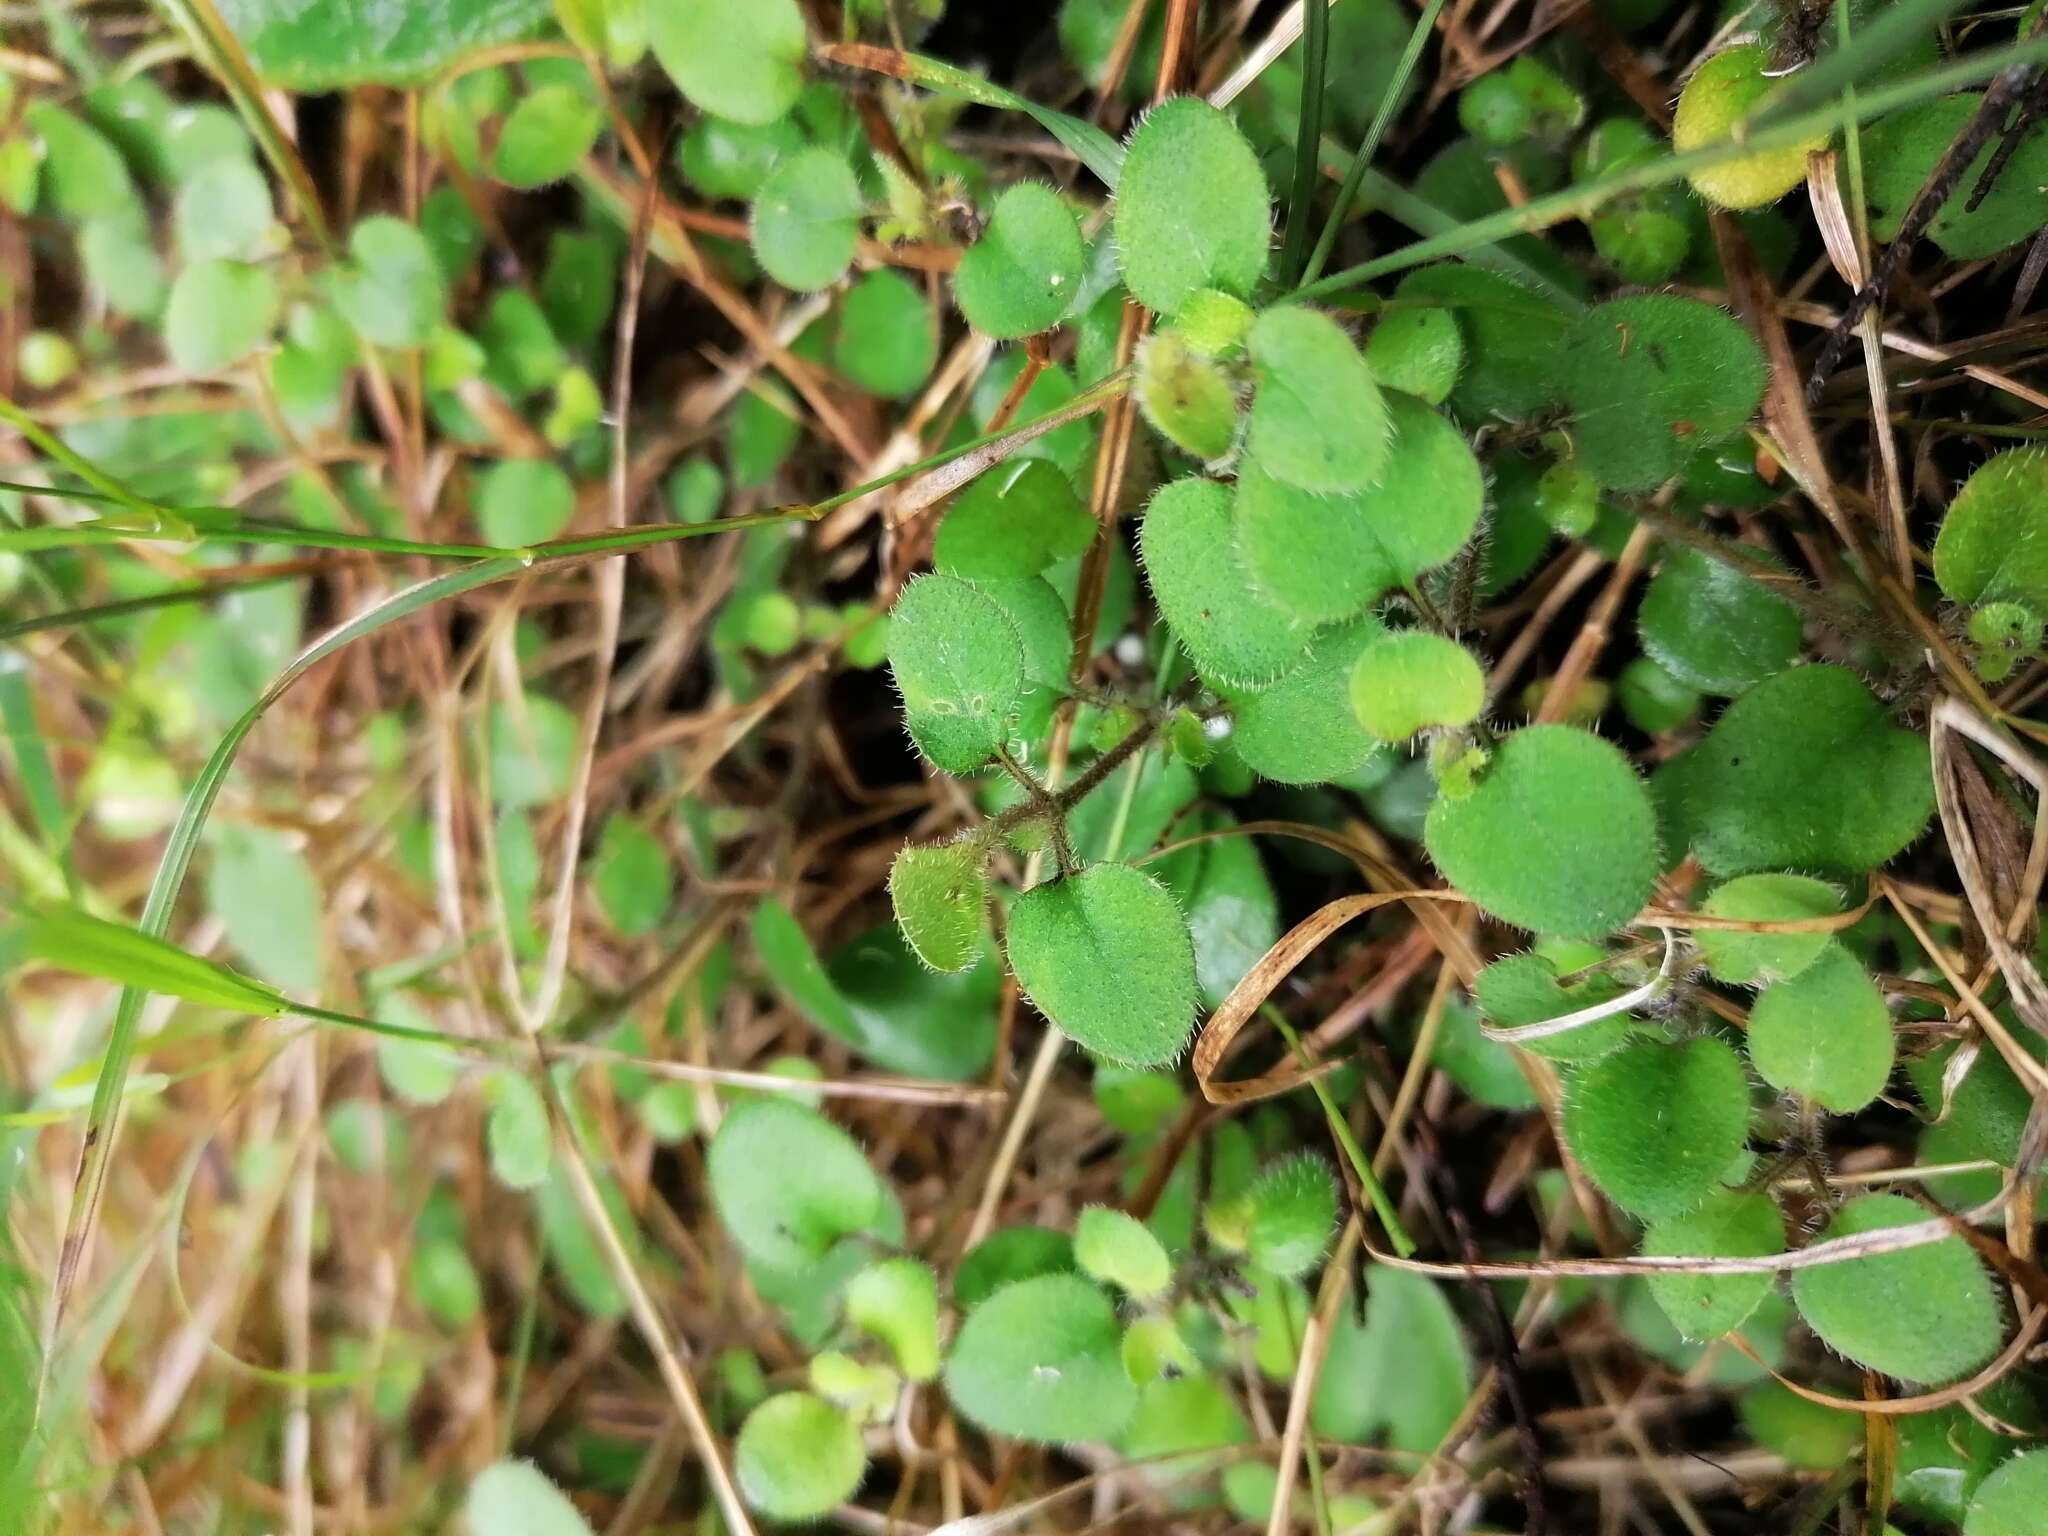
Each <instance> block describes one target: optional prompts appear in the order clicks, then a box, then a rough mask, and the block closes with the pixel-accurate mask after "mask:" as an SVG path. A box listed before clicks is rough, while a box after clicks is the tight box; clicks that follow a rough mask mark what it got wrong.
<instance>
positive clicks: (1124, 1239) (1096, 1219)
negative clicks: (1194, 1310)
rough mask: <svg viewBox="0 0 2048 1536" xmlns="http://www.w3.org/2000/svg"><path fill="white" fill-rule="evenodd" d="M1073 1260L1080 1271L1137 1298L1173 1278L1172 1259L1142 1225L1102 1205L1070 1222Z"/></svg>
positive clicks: (1156, 1291)
mask: <svg viewBox="0 0 2048 1536" xmlns="http://www.w3.org/2000/svg"><path fill="white" fill-rule="evenodd" d="M1074 1262H1075V1263H1076V1264H1077V1265H1079V1266H1080V1268H1081V1271H1082V1272H1083V1273H1084V1274H1088V1275H1093V1276H1094V1277H1095V1278H1096V1279H1097V1280H1101V1281H1104V1282H1106V1283H1107V1284H1110V1285H1114V1286H1116V1287H1117V1288H1118V1289H1119V1290H1121V1291H1124V1292H1126V1293H1128V1294H1129V1295H1131V1296H1134V1297H1136V1298H1137V1299H1139V1300H1140V1301H1143V1300H1145V1299H1146V1298H1148V1297H1152V1296H1157V1295H1158V1294H1159V1293H1160V1292H1162V1291H1164V1290H1165V1289H1166V1287H1167V1286H1168V1285H1169V1284H1170V1283H1171V1282H1172V1280H1173V1260H1171V1259H1170V1258H1168V1257H1167V1256H1166V1250H1165V1249H1164V1248H1162V1247H1160V1246H1159V1239H1158V1238H1156V1237H1154V1236H1153V1235H1152V1233H1151V1232H1150V1230H1148V1229H1147V1228H1146V1226H1145V1224H1144V1223H1143V1222H1141V1221H1139V1220H1138V1219H1137V1218H1135V1217H1133V1216H1127V1215H1125V1214H1124V1213H1123V1212H1122V1211H1116V1210H1111V1209H1110V1208H1109V1207H1108V1206H1106V1205H1091V1206H1088V1207H1087V1208H1086V1209H1084V1210H1083V1211H1082V1212H1081V1216H1080V1219H1079V1220H1078V1221H1076V1222H1075V1223H1074Z"/></svg>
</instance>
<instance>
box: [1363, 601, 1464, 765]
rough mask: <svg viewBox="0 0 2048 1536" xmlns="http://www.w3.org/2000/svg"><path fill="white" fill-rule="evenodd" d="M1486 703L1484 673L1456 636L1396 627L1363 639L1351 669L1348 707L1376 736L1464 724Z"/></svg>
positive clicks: (1397, 737) (1401, 737)
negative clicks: (1366, 640)
mask: <svg viewBox="0 0 2048 1536" xmlns="http://www.w3.org/2000/svg"><path fill="white" fill-rule="evenodd" d="M1485 707H1486V674H1485V673H1484V672H1482V671H1481V670H1480V668H1479V663H1478V661H1477V660H1476V659H1474V657H1473V655H1472V653H1471V652H1470V651H1468V650H1466V649H1465V647H1463V646H1462V645H1460V644H1458V642H1457V641H1455V640H1450V639H1446V638H1445V637H1444V636H1442V635H1438V634H1433V633H1431V632H1430V631H1428V630H1425V629H1404V630H1396V631H1394V632H1392V633H1390V634H1387V635H1383V636H1382V637H1380V638H1379V639H1377V640H1375V641H1373V642H1372V644H1370V645H1368V646H1367V647H1366V648H1365V650H1364V652H1363V653H1362V654H1361V655H1360V656H1359V658H1358V664H1357V665H1356V666H1355V667H1353V668H1352V670H1351V708H1352V710H1353V712H1354V713H1356V714H1357V716H1358V723H1359V724H1360V725H1363V726H1364V727H1365V728H1366V730H1368V731H1369V732H1371V733H1372V734H1373V735H1374V736H1376V737H1378V738H1379V739H1380V740H1381V741H1406V740H1407V739H1408V738H1409V737H1411V736H1413V735H1414V734H1415V733H1416V732H1417V731H1421V730H1424V729H1426V728H1428V727H1430V726H1456V725H1469V724H1471V723H1472V722H1473V721H1474V720H1476V719H1478V718H1479V712H1480V710H1482V709H1484V708H1485Z"/></svg>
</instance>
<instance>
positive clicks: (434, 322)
mask: <svg viewBox="0 0 2048 1536" xmlns="http://www.w3.org/2000/svg"><path fill="white" fill-rule="evenodd" d="M348 249H349V257H350V260H349V262H348V264H347V265H346V266H344V267H342V268H341V269H340V270H338V271H337V272H336V273H335V274H334V305H335V308H337V309H339V310H340V311H341V313H342V316H343V317H344V318H345V319H346V320H347V321H348V322H349V324H351V325H353V326H354V327H355V328H356V329H357V330H358V331H360V332H361V333H362V335H363V338H364V340H366V341H368V342H370V343H372V344H373V345H375V346H379V347H422V346H425V345H426V344H427V342H428V340H429V339H431V338H432V336H433V334H434V330H435V328H436V327H437V326H439V325H440V324H441V321H442V319H443V317H444V316H445V315H446V313H447V310H448V280H447V279H446V277H444V276H443V275H442V272H441V264H440V262H439V261H438V260H437V259H436V257H435V255H434V250H433V247H432V246H430V245H429V244H428V243H427V238H426V236H425V235H423V234H421V233H420V232H419V231H418V230H417V229H415V228H413V226H412V225H410V224H407V223H405V222H404V221H403V220H401V219H394V218H389V217H386V216H383V215H379V216H377V217H374V218H368V219H364V220H363V221H362V222H361V223H359V224H357V225H356V227H355V229H354V230H352V231H351V232H350V234H349V237H348ZM527 302H529V303H531V300H528V301H527Z"/></svg>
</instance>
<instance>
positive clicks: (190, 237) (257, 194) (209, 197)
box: [172, 156, 275, 262]
mask: <svg viewBox="0 0 2048 1536" xmlns="http://www.w3.org/2000/svg"><path fill="white" fill-rule="evenodd" d="M172 217H173V219H174V221H175V222H176V225H177V231H178V254H179V255H180V256H182V257H183V258H184V259H185V260H186V261H188V262H191V261H212V260H223V261H253V260H255V259H256V258H258V257H260V256H263V255H266V254H268V253H267V251H266V249H265V247H266V246H267V245H268V243H269V236H270V232H271V230H272V228H273V227H274V224H275V220H274V218H273V214H272V208H271V203H270V183H269V182H267V181H265V180H264V179H263V173H262V172H261V171H259V170H257V169H256V167H255V166H253V165H251V164H250V163H249V162H248V161H247V160H245V159H243V158H241V157H239V156H234V157H230V158H226V159H220V160H212V161H209V162H207V164H205V165H204V166H202V167H200V168H199V169H198V170H197V171H195V172H193V173H192V175H191V176H190V177H189V178H188V179H187V180H186V181H185V182H184V183H183V184H181V185H180V186H179V188H178V198H177V202H176V204H175V205H174V207H173V210H172Z"/></svg>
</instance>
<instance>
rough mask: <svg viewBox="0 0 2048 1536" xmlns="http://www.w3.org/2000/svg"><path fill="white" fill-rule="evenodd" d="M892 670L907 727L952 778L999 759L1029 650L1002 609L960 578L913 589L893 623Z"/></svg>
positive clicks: (927, 580) (923, 581) (930, 580)
mask: <svg viewBox="0 0 2048 1536" xmlns="http://www.w3.org/2000/svg"><path fill="white" fill-rule="evenodd" d="M889 666H890V670H891V671H892V672H893V673H894V674H895V677H896V686H897V688H898V689H900V690H901V691H902V694H903V715H904V723H905V725H907V726H908V727H909V730H910V735H911V739H912V740H914V741H915V742H916V743H917V745H918V749H919V750H920V751H921V752H923V753H924V755H925V756H926V757H928V758H930V759H931V760H932V762H933V763H935V764H937V765H938V766H939V767H940V768H942V769H944V770H945V771H946V772H948V773H972V772H973V771H974V770H975V769H977V768H979V767H980V766H981V765H982V764H983V763H985V762H987V761H988V760H989V758H990V757H992V756H993V755H994V754H995V750H996V748H997V747H998V746H1000V745H1002V743H1003V741H1004V739H1005V737H1006V736H1007V735H1008V732H1009V721H1010V717H1011V716H1012V715H1013V714H1014V713H1015V712H1016V709H1017V705H1018V701H1019V700H1020V699H1021V698H1022V697H1023V694H1024V687H1025V676H1024V643H1023V641H1022V639H1021V638H1019V636H1018V634H1017V627H1016V625H1015V624H1013V623H1012V622H1011V621H1010V618H1009V616H1008V615H1007V614H1006V613H1004V612H1003V610H1002V608H1001V606H999V605H998V604H997V603H996V601H995V600H994V599H993V598H991V597H989V596H988V595H987V594H986V593H983V592H980V591H977V590H976V589H975V588H974V587H973V586H971V585H969V584H968V583H967V582H964V581H962V580H960V578H959V577H957V576H925V577H920V578H919V579H918V580H916V581H913V582H911V583H910V584H909V585H908V586H907V587H905V588H904V589H903V595H902V596H901V597H899V598H898V599H897V600H896V607H895V609H894V610H893V612H892V613H891V614H890V617H889Z"/></svg>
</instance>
